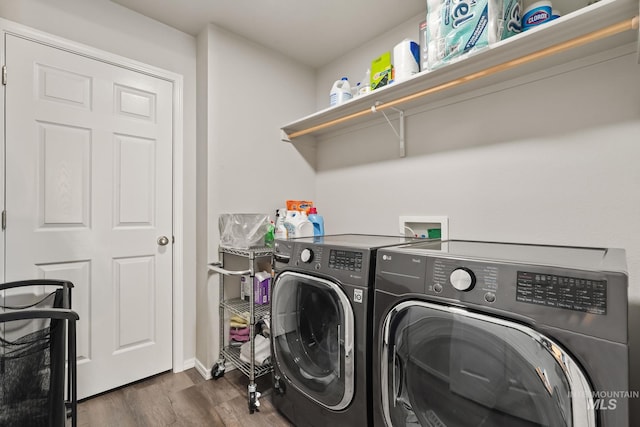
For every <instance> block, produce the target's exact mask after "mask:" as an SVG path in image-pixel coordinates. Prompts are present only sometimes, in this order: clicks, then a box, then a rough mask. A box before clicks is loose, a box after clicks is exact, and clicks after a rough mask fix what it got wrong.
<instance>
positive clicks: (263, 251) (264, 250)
mask: <svg viewBox="0 0 640 427" xmlns="http://www.w3.org/2000/svg"><path fill="white" fill-rule="evenodd" d="M220 251H221V252H224V253H227V254H232V255H239V256H243V257H248V258H250V257H251V256H252V255H253V256H254V257H256V258H257V257H265V256H271V255H272V254H273V249H272V248H268V247H261V248H250V249H238V248H227V247H224V246H220Z"/></svg>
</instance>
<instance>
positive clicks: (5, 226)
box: [2, 211, 7, 231]
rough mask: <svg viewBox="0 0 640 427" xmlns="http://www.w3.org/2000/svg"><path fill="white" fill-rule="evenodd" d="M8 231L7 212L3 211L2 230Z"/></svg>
mask: <svg viewBox="0 0 640 427" xmlns="http://www.w3.org/2000/svg"><path fill="white" fill-rule="evenodd" d="M6 229H7V211H2V230H3V231H4V230H6Z"/></svg>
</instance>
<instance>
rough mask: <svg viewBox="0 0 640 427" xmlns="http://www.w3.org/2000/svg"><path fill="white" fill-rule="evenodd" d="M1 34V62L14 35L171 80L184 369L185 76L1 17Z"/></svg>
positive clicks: (0, 268)
mask: <svg viewBox="0 0 640 427" xmlns="http://www.w3.org/2000/svg"><path fill="white" fill-rule="evenodd" d="M0 33H1V34H2V41H1V44H0V65H4V64H5V63H6V57H5V54H6V50H5V45H4V41H5V37H6V36H7V35H13V36H16V37H21V38H23V39H26V40H31V41H33V42H36V43H40V44H44V45H46V46H50V47H53V48H57V49H61V50H64V51H67V52H70V53H74V54H77V55H81V56H84V57H86V58H89V59H94V60H97V61H100V62H104V63H107V64H110V65H114V66H117V67H121V68H125V69H128V70H131V71H135V72H139V73H142V74H146V75H148V76H151V77H155V78H159V79H162V80H165V81H168V82H169V83H171V85H172V88H173V106H172V111H173V113H172V114H173V126H172V127H173V135H172V158H173V159H172V162H173V165H172V169H173V173H172V182H173V185H172V216H173V219H172V233H173V236H174V243H173V260H172V263H173V277H172V314H173V315H172V368H173V372H181V371H184V370H185V369H186V368H188V366H186V363H187V361H185V356H184V340H185V334H184V282H183V278H184V233H183V224H184V212H183V206H184V205H183V197H184V194H183V188H184V176H183V175H184V169H183V162H184V141H183V125H184V124H183V117H184V102H183V94H184V78H183V76H182V75H181V74H178V73H174V72H172V71H168V70H164V69H161V68H158V67H154V66H152V65H148V64H144V63H142V62H138V61H135V60H132V59H129V58H126V57H123V56H120V55H117V54H113V53H110V52H107V51H104V50H101V49H98V48H94V47H92V46H88V45H85V44H82V43H77V42H74V41H71V40H68V39H65V38H63V37H58V36H55V35H52V34H49V33H46V32H43V31H39V30H36V29H33V28H31V27H27V26H25V25H22V24H18V23H16V22H13V21H9V20H7V19H4V18H0ZM0 86H1V87H2V102H0V116H1V117H4V116H5V111H4V110H5V105H4V99H5V87H4V85H1V84H0ZM0 135H2V146H3V147H4V145H5V144H6V141H5V129H4V119H3V120H0ZM0 164H1V165H2V167H3V169H4V164H5V158H4V149H2V150H0ZM5 185H6V183H5V182H4V173H1V174H0V192H1V195H2V209H3V210H4V207H5V195H4V188H5ZM0 259H1V260H2V262H1V263H0V273H2V274H1V275H0V277H2V278H3V280H4V275H5V271H4V259H5V247H4V244H0Z"/></svg>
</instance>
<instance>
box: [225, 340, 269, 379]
mask: <svg viewBox="0 0 640 427" xmlns="http://www.w3.org/2000/svg"><path fill="white" fill-rule="evenodd" d="M222 357H223V358H224V359H225V360H229V361H231V362H232V364H233V366H235V367H236V368H238V369H240V371H242V373H243V374H245V375H246V376H250V375H251V364H250V363H247V362H244V361H243V360H242V359H240V347H231V346H229V347H225V348H223V349H222ZM269 372H271V363H265V364H263V365H261V366H258V365H255V366H254V367H253V375H254V378H258V377H261V376H262V375H265V374H268V373H269Z"/></svg>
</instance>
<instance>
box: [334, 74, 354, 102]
mask: <svg viewBox="0 0 640 427" xmlns="http://www.w3.org/2000/svg"><path fill="white" fill-rule="evenodd" d="M351 97H352V95H351V85H350V84H349V79H348V78H346V77H343V78H341V79H340V80H336V82H335V83H334V84H333V86H332V87H331V92H330V93H329V105H331V106H332V107H333V106H334V105H338V104H342V103H343V102H344V101H347V100H349V99H351Z"/></svg>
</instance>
